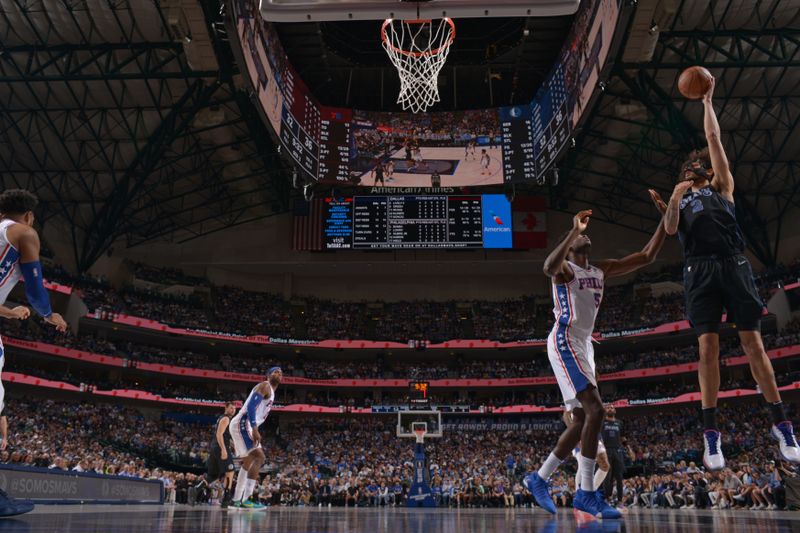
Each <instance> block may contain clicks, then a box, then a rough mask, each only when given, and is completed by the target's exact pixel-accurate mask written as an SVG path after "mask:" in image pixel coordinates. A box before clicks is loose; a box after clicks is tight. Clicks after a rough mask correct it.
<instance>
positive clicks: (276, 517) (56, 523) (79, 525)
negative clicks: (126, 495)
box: [0, 505, 800, 533]
mask: <svg viewBox="0 0 800 533" xmlns="http://www.w3.org/2000/svg"><path fill="white" fill-rule="evenodd" d="M576 531H578V532H584V533H595V532H597V533H604V532H608V533H612V532H619V533H622V532H626V533H645V532H646V533H694V532H706V531H719V532H736V533H750V532H753V533H756V532H757V533H767V532H769V533H781V532H790V531H793V532H796V531H800V512H791V511H703V510H679V511H668V510H639V509H633V510H631V511H629V512H628V513H627V514H626V515H625V517H624V518H623V519H622V520H606V521H598V520H595V521H588V522H586V521H583V520H577V519H576V517H575V515H574V514H573V512H572V511H570V510H560V511H559V514H558V516H557V517H556V518H551V517H550V516H549V515H548V514H547V513H545V512H544V511H542V510H541V509H536V510H531V509H516V510H513V509H508V510H506V509H460V510H457V509H430V510H423V509H404V508H397V509H341V508H333V509H326V508H323V509H318V508H274V509H266V510H264V511H227V512H225V511H221V510H220V509H219V508H217V507H207V506H199V507H188V506H175V505H166V506H157V505H137V506H134V505H129V506H111V505H83V506H79V505H61V506H56V505H50V506H45V505H40V506H38V507H37V509H36V510H35V511H34V512H33V513H30V514H27V515H23V516H20V517H17V518H7V519H1V520H0V533H7V532H14V533H42V532H47V533H56V532H58V533H96V532H97V533H99V532H103V533H106V532H114V533H128V532H130V533H132V532H137V533H138V532H153V533H159V532H175V533H256V532H268V533H327V532H333V533H423V532H425V533H495V532H498V533H500V532H525V533H567V532H569V533H572V532H576Z"/></svg>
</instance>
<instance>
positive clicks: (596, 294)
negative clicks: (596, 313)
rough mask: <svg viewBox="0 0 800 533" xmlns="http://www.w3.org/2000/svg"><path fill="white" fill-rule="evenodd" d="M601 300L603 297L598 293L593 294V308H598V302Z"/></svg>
mask: <svg viewBox="0 0 800 533" xmlns="http://www.w3.org/2000/svg"><path fill="white" fill-rule="evenodd" d="M602 299H603V295H602V294H600V293H597V292H596V293H594V306H595V307H600V300H602Z"/></svg>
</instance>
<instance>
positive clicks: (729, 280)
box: [683, 255, 764, 336]
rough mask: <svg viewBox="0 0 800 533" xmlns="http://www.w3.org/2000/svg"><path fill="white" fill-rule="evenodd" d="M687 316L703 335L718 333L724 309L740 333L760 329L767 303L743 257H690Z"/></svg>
mask: <svg viewBox="0 0 800 533" xmlns="http://www.w3.org/2000/svg"><path fill="white" fill-rule="evenodd" d="M683 287H684V290H685V295H686V314H687V316H688V317H689V321H690V322H691V323H692V326H693V327H694V330H695V333H696V334H697V335H698V336H700V335H702V334H704V333H716V332H717V331H718V330H719V324H720V321H721V320H722V310H723V308H724V309H725V311H726V312H727V313H728V317H727V321H728V322H732V323H735V324H736V328H737V329H738V330H740V331H755V330H758V329H759V327H760V323H761V315H762V314H763V311H764V302H762V301H761V296H759V294H758V289H757V288H756V283H755V281H754V280H753V270H752V269H751V268H750V262H749V261H748V260H747V258H746V257H745V256H743V255H734V256H730V257H716V256H708V257H690V258H688V259H687V260H686V265H685V266H684V268H683Z"/></svg>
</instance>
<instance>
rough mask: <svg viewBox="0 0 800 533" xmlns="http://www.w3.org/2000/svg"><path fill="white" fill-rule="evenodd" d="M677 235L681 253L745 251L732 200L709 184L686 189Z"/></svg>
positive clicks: (688, 254)
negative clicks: (697, 189) (700, 187)
mask: <svg viewBox="0 0 800 533" xmlns="http://www.w3.org/2000/svg"><path fill="white" fill-rule="evenodd" d="M678 236H679V237H680V240H681V244H682V245H683V255H684V257H687V258H689V257H699V256H707V255H718V256H722V257H730V256H732V255H737V254H740V253H742V252H743V251H744V237H742V230H741V229H740V228H739V224H738V223H737V222H736V208H735V206H734V204H733V202H729V201H728V200H726V199H725V198H723V197H722V195H721V194H719V193H718V192H717V191H715V190H714V189H713V188H712V187H710V186H709V187H703V188H702V189H700V190H699V191H691V190H690V191H689V192H687V193H686V194H684V195H683V198H682V199H681V203H680V222H679V223H678Z"/></svg>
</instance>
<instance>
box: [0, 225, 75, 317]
mask: <svg viewBox="0 0 800 533" xmlns="http://www.w3.org/2000/svg"><path fill="white" fill-rule="evenodd" d="M9 239H10V240H12V241H13V242H12V245H15V247H16V248H17V249H18V250H19V253H20V260H19V263H20V264H19V268H20V270H21V271H22V276H23V278H25V296H26V297H27V298H28V303H30V304H31V307H33V308H34V309H35V310H36V312H37V313H39V314H40V315H42V318H44V321H45V322H47V323H48V324H52V325H53V326H55V327H56V330H58V331H61V332H64V331H66V329H67V323H66V322H64V319H63V318H62V317H61V315H59V314H58V313H54V312H53V310H52V309H51V307H50V296H49V295H48V294H47V289H45V288H44V276H43V275H42V265H41V263H39V248H40V246H41V244H40V242H39V234H38V233H36V230H35V229H33V228H32V227H30V226H26V225H25V224H14V225H13V226H11V228H9Z"/></svg>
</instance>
